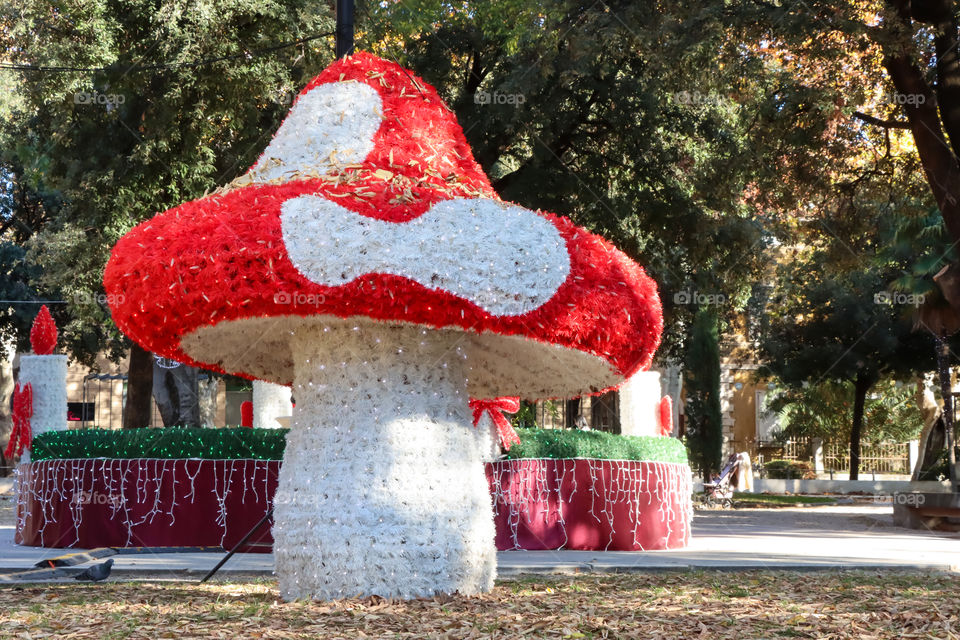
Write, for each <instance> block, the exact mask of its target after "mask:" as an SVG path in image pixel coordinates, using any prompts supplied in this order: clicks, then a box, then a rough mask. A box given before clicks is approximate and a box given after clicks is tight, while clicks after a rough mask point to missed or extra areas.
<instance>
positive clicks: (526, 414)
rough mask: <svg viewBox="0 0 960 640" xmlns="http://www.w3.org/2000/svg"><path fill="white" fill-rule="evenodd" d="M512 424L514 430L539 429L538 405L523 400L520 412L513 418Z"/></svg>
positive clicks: (511, 419)
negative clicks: (521, 428) (522, 428)
mask: <svg viewBox="0 0 960 640" xmlns="http://www.w3.org/2000/svg"><path fill="white" fill-rule="evenodd" d="M510 424H511V425H513V427H514V428H518V427H526V428H528V429H535V428H536V427H537V405H536V404H535V403H533V402H527V401H525V400H521V401H520V410H519V411H517V412H516V413H515V414H513V416H511V418H510Z"/></svg>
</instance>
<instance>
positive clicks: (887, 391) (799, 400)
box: [767, 380, 923, 442]
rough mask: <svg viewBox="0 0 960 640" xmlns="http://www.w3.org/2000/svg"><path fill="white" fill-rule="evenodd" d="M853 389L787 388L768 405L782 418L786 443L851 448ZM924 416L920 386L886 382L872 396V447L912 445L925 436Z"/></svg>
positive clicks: (867, 422) (825, 385) (867, 412)
mask: <svg viewBox="0 0 960 640" xmlns="http://www.w3.org/2000/svg"><path fill="white" fill-rule="evenodd" d="M853 394H854V389H853V384H852V383H850V382H837V381H825V382H821V383H819V384H813V385H808V386H806V387H793V388H787V389H784V390H782V391H781V392H779V393H778V394H777V395H776V396H775V397H774V398H773V399H772V400H770V401H769V403H768V405H767V409H768V410H769V411H772V412H775V413H779V414H780V418H781V424H782V425H783V429H782V432H781V434H780V435H781V436H782V437H784V438H795V437H811V438H821V439H823V440H832V441H838V442H848V441H849V438H850V424H851V423H850V420H851V416H852V412H853V400H854V398H853ZM922 429H923V416H922V414H921V413H920V409H919V408H918V407H917V401H916V385H915V384H900V383H898V382H895V381H893V380H883V381H881V382H878V383H877V384H876V385H874V387H873V389H872V390H871V392H870V393H869V394H868V395H867V400H866V404H865V407H864V413H863V437H864V439H866V440H867V441H871V442H907V441H908V440H913V439H915V438H917V437H919V435H920V431H921V430H922Z"/></svg>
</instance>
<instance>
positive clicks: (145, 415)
mask: <svg viewBox="0 0 960 640" xmlns="http://www.w3.org/2000/svg"><path fill="white" fill-rule="evenodd" d="M152 399H153V354H151V353H150V352H149V351H146V350H145V349H143V348H142V347H140V345H138V344H136V343H134V344H133V346H132V347H130V365H129V366H128V367H127V404H126V406H125V407H124V410H123V428H124V429H141V428H143V427H149V426H150V401H151V400H152Z"/></svg>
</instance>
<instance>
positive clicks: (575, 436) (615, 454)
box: [507, 428, 687, 464]
mask: <svg viewBox="0 0 960 640" xmlns="http://www.w3.org/2000/svg"><path fill="white" fill-rule="evenodd" d="M517 434H518V435H519V436H520V444H515V445H513V446H512V447H511V448H510V451H509V452H508V453H507V458H509V459H517V458H599V459H603V460H647V461H652V462H675V463H678V464H686V462H687V452H686V450H685V449H684V447H683V443H681V442H680V441H679V440H677V439H676V438H663V437H656V436H620V435H616V434H612V433H605V432H603V431H580V430H577V429H522V428H521V429H517Z"/></svg>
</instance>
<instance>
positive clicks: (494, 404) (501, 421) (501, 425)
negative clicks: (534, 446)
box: [470, 397, 520, 451]
mask: <svg viewBox="0 0 960 640" xmlns="http://www.w3.org/2000/svg"><path fill="white" fill-rule="evenodd" d="M470 408H471V409H472V410H473V426H474V428H476V427H477V426H478V425H479V424H480V418H482V417H483V414H484V413H488V414H490V419H491V420H493V424H494V426H496V427H497V433H498V434H499V435H500V444H502V445H503V448H504V449H506V450H507V451H510V447H511V446H513V445H515V444H520V436H518V435H517V432H516V431H514V430H513V425H511V424H510V421H509V420H507V419H506V417H504V415H503V414H504V413H505V412H506V413H516V412H517V411H520V398H512V397H506V398H493V399H492V400H477V399H476V398H474V399H472V400H470Z"/></svg>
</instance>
